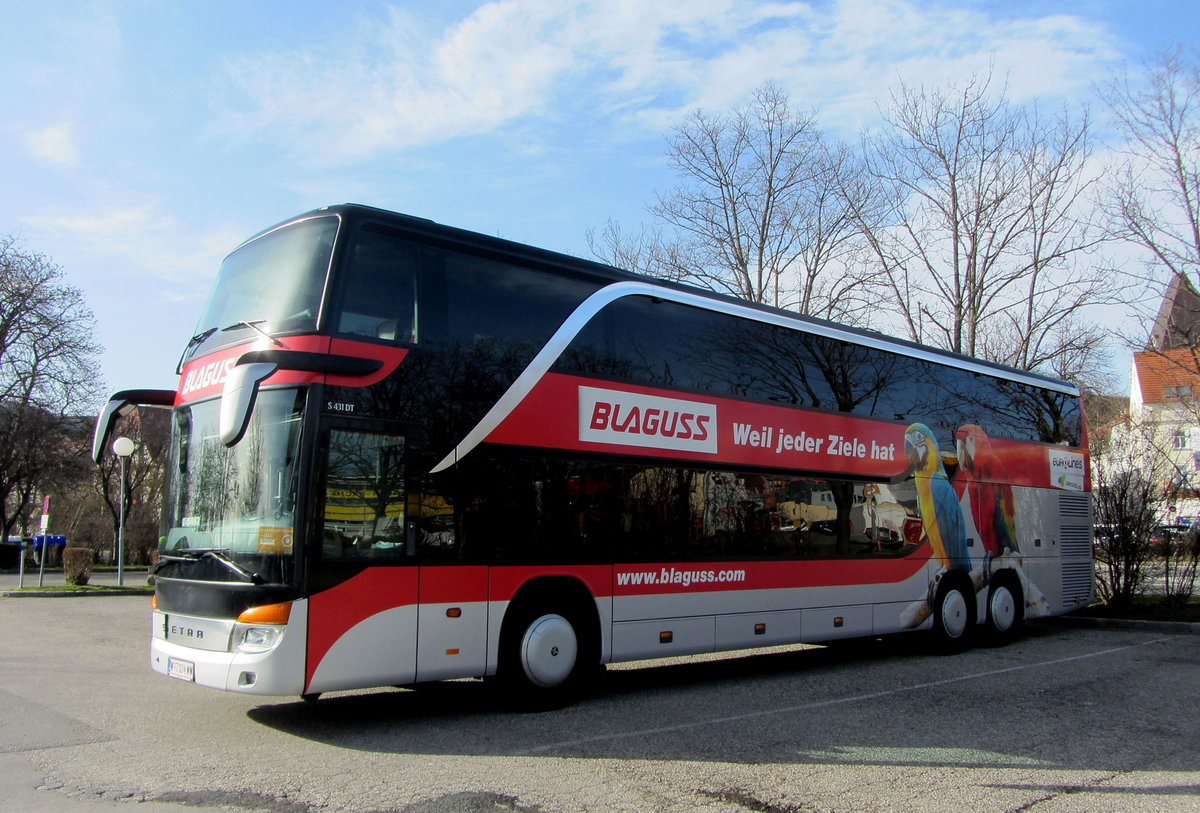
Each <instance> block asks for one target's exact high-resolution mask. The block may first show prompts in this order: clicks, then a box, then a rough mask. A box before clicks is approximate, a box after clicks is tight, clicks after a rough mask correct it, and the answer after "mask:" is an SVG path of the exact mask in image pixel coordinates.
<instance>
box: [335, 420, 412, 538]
mask: <svg viewBox="0 0 1200 813" xmlns="http://www.w3.org/2000/svg"><path fill="white" fill-rule="evenodd" d="M328 472H329V473H328V476H327V478H326V482H325V512H324V518H325V529H324V536H323V541H322V553H323V556H324V558H326V559H359V558H372V559H377V558H397V557H401V556H404V555H405V553H406V545H405V533H404V528H405V514H404V439H403V438H401V437H395V436H392V435H382V434H373V433H368V432H347V431H340V430H336V429H335V430H333V431H331V432H330V433H329V468H328Z"/></svg>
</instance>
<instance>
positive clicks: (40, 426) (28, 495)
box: [0, 237, 100, 535]
mask: <svg viewBox="0 0 1200 813" xmlns="http://www.w3.org/2000/svg"><path fill="white" fill-rule="evenodd" d="M93 325H94V319H93V318H92V313H91V311H89V310H88V309H87V307H86V305H85V304H84V300H83V294H82V293H81V292H80V291H79V290H78V289H77V288H74V287H72V286H71V285H68V284H67V283H66V281H65V280H64V278H63V274H62V271H61V269H60V268H59V267H58V266H57V265H55V264H54V263H53V262H51V261H50V260H49V259H48V258H46V257H44V256H43V255H40V254H34V253H30V252H25V251H22V250H21V249H20V247H19V246H18V244H17V241H16V239H15V238H12V237H4V238H0V409H2V411H3V420H0V523H2V524H3V526H4V527H3V531H4V534H6V535H7V534H8V533H10V532H11V530H12V528H13V525H14V523H15V522H16V521H17V520H18V518H20V517H22V516H26V515H28V513H29V511H30V507H31V504H32V502H33V501H34V499H35V498H36V495H35V492H36V490H37V489H39V488H42V487H44V483H43V480H44V478H45V477H46V471H45V470H44V469H43V468H41V466H42V464H44V463H45V462H46V456H48V455H51V454H54V451H53V444H52V443H51V442H50V439H49V437H47V436H46V435H45V434H42V433H44V432H45V431H46V427H47V422H48V421H51V422H52V419H54V418H56V417H59V418H60V417H62V416H64V415H66V414H67V413H68V412H76V413H78V412H86V411H90V409H91V408H92V407H93V405H94V401H95V398H96V396H97V393H98V380H99V375H98V369H97V368H98V362H97V358H98V355H99V353H100V347H99V345H97V344H96V343H95V342H94V341H93V339H92V329H93ZM39 447H40V448H41V455H40V456H39V454H38V449H39Z"/></svg>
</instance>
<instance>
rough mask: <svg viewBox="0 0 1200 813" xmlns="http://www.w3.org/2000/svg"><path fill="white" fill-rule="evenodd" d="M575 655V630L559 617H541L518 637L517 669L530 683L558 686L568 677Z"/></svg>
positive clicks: (547, 686) (576, 646) (577, 648)
mask: <svg viewBox="0 0 1200 813" xmlns="http://www.w3.org/2000/svg"><path fill="white" fill-rule="evenodd" d="M578 654H579V641H578V639H577V638H576V637H575V628H574V627H572V626H571V622H570V621H568V620H567V619H565V618H563V617H562V616H561V615H554V614H549V615H543V616H541V617H540V618H537V619H535V620H534V621H533V623H532V624H530V625H529V627H528V628H527V629H526V630H525V634H524V635H523V636H522V637H521V667H522V668H523V669H524V670H525V675H526V676H527V677H528V678H529V680H530V681H531V682H533V683H534V684H536V685H538V686H541V687H543V688H551V687H553V686H558V685H559V684H561V683H562V682H563V681H565V680H566V679H567V678H568V677H570V675H571V671H572V670H573V669H574V668H575V659H576V657H577V656H578Z"/></svg>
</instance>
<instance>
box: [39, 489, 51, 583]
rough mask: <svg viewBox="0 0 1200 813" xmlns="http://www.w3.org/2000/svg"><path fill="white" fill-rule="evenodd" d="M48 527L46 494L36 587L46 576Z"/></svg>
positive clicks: (47, 496)
mask: <svg viewBox="0 0 1200 813" xmlns="http://www.w3.org/2000/svg"><path fill="white" fill-rule="evenodd" d="M49 527H50V495H49V494H47V495H46V497H45V498H44V499H43V500H42V556H41V562H40V564H39V565H38V587H43V586H44V584H43V582H44V581H45V578H46V548H48V547H49V545H47V544H46V543H47V541H48V539H49V537H48V536H47V535H46V529H47V528H49Z"/></svg>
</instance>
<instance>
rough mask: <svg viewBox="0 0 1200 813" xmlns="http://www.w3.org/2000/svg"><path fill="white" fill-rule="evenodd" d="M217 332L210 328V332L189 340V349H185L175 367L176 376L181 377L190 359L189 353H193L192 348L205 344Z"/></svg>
mask: <svg viewBox="0 0 1200 813" xmlns="http://www.w3.org/2000/svg"><path fill="white" fill-rule="evenodd" d="M216 332H217V329H216V328H215V327H210V328H209V329H208V330H202V331H200V332H199V333H197V334H196V335H195V336H193V337H192V338H190V339H188V343H187V347H185V348H183V354H182V355H181V356H180V357H179V364H177V365H175V374H176V375H179V373H180V371H181V370H183V363H184V362H185V361H187V359H188V353H190V352H192V348H193V347H195V346H196V345H198V344H200V343H201V342H203V341H204V340H205V339H207V338H208V337H209V336H211V335H213V334H214V333H216Z"/></svg>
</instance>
